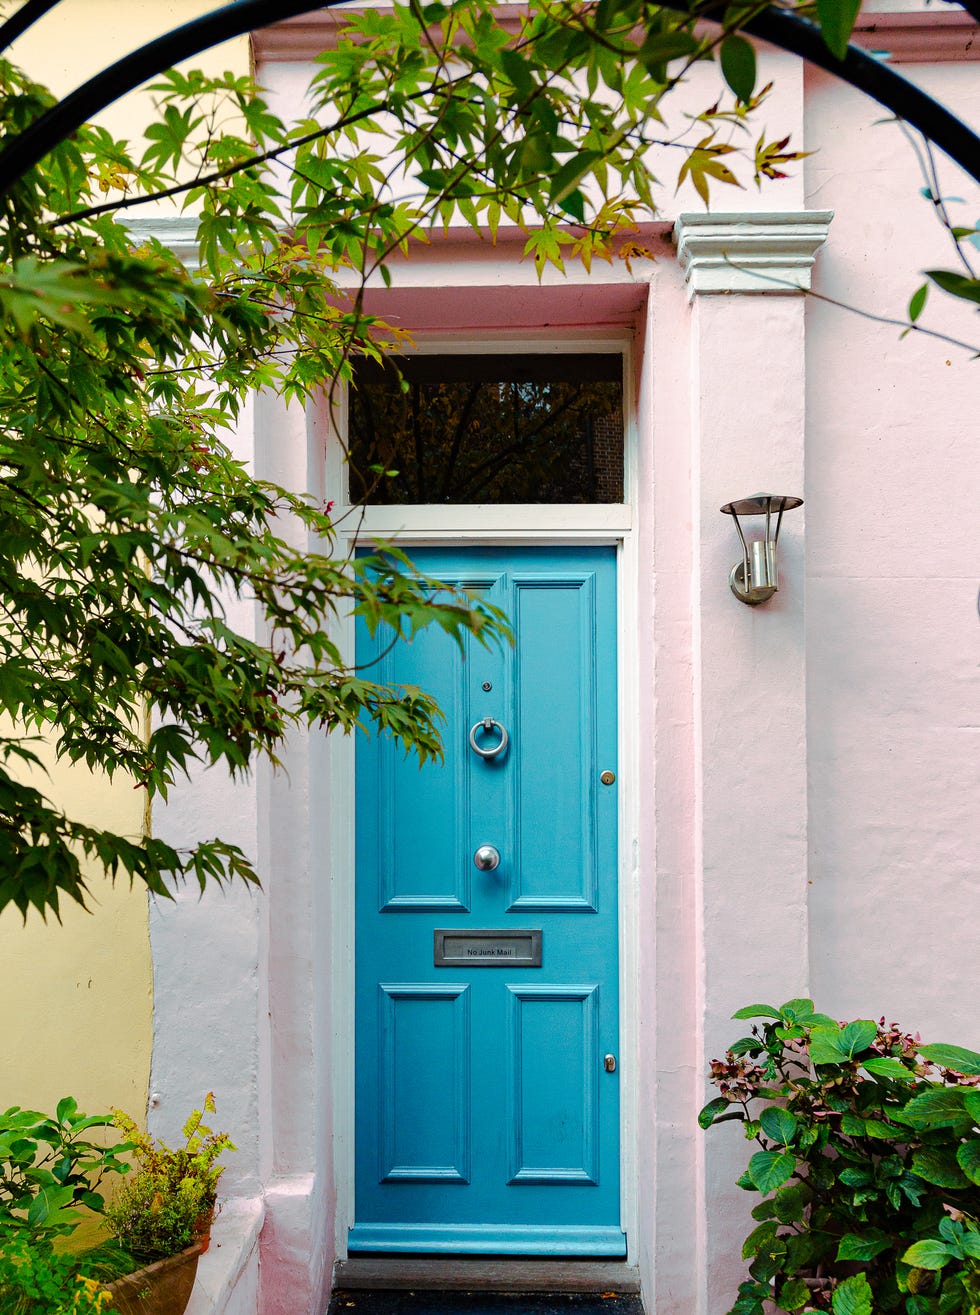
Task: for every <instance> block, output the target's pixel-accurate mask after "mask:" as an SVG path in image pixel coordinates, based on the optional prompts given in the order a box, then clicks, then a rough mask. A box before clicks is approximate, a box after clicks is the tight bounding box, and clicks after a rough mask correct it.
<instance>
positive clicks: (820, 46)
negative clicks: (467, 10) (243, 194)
mask: <svg viewBox="0 0 980 1315" xmlns="http://www.w3.org/2000/svg"><path fill="white" fill-rule="evenodd" d="M956 2H957V3H959V0H956ZM58 3H59V0H27V2H26V3H25V4H24V5H23V6H22V8H21V9H20V10H18V11H17V13H16V14H14V15H13V16H12V17H11V18H10V19H8V20H7V22H6V23H4V24H3V26H2V27H0V49H2V48H3V46H4V44H9V42H10V40H12V39H13V36H16V35H19V34H20V33H21V32H23V31H25V30H26V28H28V27H30V26H31V25H32V24H33V23H34V22H36V21H37V19H38V18H40V17H41V16H42V15H43V14H44V13H47V12H48V11H49V10H51V9H53V8H54V7H55V6H56V5H57V4H58ZM340 3H342V0H327V3H324V2H323V0H319V3H314V4H310V3H309V0H233V3H231V4H227V5H224V6H223V7H222V8H220V9H216V10H213V11H212V12H211V13H209V14H204V15H203V16H202V17H200V18H196V19H193V20H192V21H191V22H189V23H184V24H182V25H181V26H180V27H176V28H174V29H173V30H172V31H170V32H167V33H165V35H164V36H162V37H158V38H156V40H154V41H150V42H148V43H147V45H145V46H141V47H140V49H139V50H136V51H134V52H133V53H132V54H131V55H127V56H126V57H125V58H123V59H120V60H117V61H116V62H115V63H114V64H110V65H109V66H108V68H106V69H103V71H102V72H101V73H97V74H96V75H95V77H93V78H90V79H89V80H88V81H87V82H84V83H83V84H82V85H81V86H80V87H78V88H76V90H75V91H73V92H71V93H70V94H69V95H68V96H66V97H65V98H64V100H62V101H60V102H59V103H58V104H57V105H54V106H52V108H51V109H50V110H48V111H47V112H46V113H45V114H42V115H41V117H40V118H39V119H37V120H36V122H34V123H32V124H31V125H30V127H29V128H26V129H25V130H24V131H23V132H22V133H20V134H19V135H18V136H17V137H15V138H14V140H13V141H12V142H10V143H9V145H7V147H6V148H5V149H4V150H3V151H0V195H3V194H4V193H5V192H7V191H9V189H10V188H11V187H12V186H13V184H14V183H15V182H17V180H18V179H19V178H21V177H22V176H23V175H24V174H25V173H26V172H27V170H28V169H30V168H32V167H33V166H34V165H35V164H37V163H38V161H40V160H42V159H43V158H44V156H45V155H47V153H48V151H50V150H51V149H52V148H53V147H54V146H56V145H57V144H58V143H59V142H61V141H63V140H64V139H65V138H66V137H67V136H69V135H70V134H71V133H72V132H74V130H75V129H76V128H78V127H80V126H81V125H82V124H83V123H85V122H86V121H87V120H88V119H90V118H91V117H92V116H93V115H95V114H97V113H98V112H99V111H100V110H103V109H105V107H106V106H107V105H111V104H112V102H113V101H115V100H118V98H119V97H120V96H122V95H125V93H126V92H128V91H133V90H134V89H135V88H136V87H138V86H140V85H141V84H142V83H144V82H146V81H147V80H148V79H149V78H152V77H155V76H156V75H157V74H158V73H162V72H164V70H166V69H168V68H170V67H172V66H173V65H174V64H176V63H179V62H180V61H181V60H183V59H188V58H190V57H191V56H193V55H198V54H200V53H201V52H202V51H204V50H208V49H210V48H211V47H212V46H216V45H218V44H220V42H222V41H227V40H229V39H230V38H231V37H235V36H242V35H243V34H244V33H246V32H251V31H254V30H255V29H257V28H261V27H269V26H270V25H271V24H273V23H275V22H278V21H280V20H282V19H284V18H291V17H294V16H296V15H298V14H307V13H312V12H313V11H314V10H316V9H330V8H334V7H336V6H337V5H338V4H340ZM665 7H666V8H669V9H674V10H677V11H679V12H681V13H686V14H693V15H694V16H698V17H700V16H702V15H700V14H698V7H697V6H694V7H693V8H692V6H691V5H689V4H683V3H681V2H680V0H667V3H666V5H665ZM959 7H960V8H963V9H965V10H966V11H967V12H968V13H970V14H971V15H973V16H974V17H975V16H976V12H977V10H978V8H980V6H978V3H977V0H964V2H963V3H962V4H960V5H959ZM703 17H704V18H705V19H708V20H711V19H712V15H711V14H710V13H707V12H706V13H704V14H703ZM743 30H744V31H746V32H748V33H749V34H750V35H752V36H757V37H760V38H761V39H763V40H765V41H768V42H770V43H771V44H772V45H775V46H778V47H779V48H780V49H782V50H786V51H789V52H790V53H791V54H794V55H799V56H800V57H801V58H803V59H805V60H807V61H809V62H810V63H811V64H815V65H817V66H818V67H819V68H822V69H825V70H826V71H827V72H829V73H832V74H833V75H834V76H835V77H839V78H841V79H842V80H843V81H844V82H847V83H849V84H850V85H851V86H852V87H855V88H857V90H859V91H863V92H864V93H865V94H866V95H868V96H870V97H871V98H872V99H873V100H876V101H877V102H878V103H879V104H880V105H883V106H885V108H886V109H889V110H891V111H892V113H893V114H895V115H897V116H898V117H899V118H900V119H903V120H904V121H905V122H906V123H908V124H910V125H911V126H912V127H913V128H916V129H917V130H918V131H919V132H921V133H923V135H924V136H926V137H928V138H929V140H930V141H932V142H933V143H934V144H935V145H936V146H938V147H939V148H940V149H941V150H943V151H945V153H946V154H947V155H948V156H949V157H950V158H951V159H953V160H955V161H956V163H957V164H958V165H959V166H960V167H961V168H962V169H963V170H964V171H965V172H966V173H968V174H969V175H970V176H971V177H972V178H974V179H976V180H977V181H978V182H980V137H978V136H977V134H976V133H974V132H972V131H971V130H970V129H969V128H968V127H967V126H966V124H965V123H963V121H962V120H961V119H959V118H957V116H956V115H955V114H953V113H951V111H949V110H948V109H946V107H945V106H944V105H941V104H940V103H939V101H936V100H934V99H933V98H932V97H931V96H927V95H926V94H925V92H923V91H920V89H919V88H918V87H917V86H915V84H914V83H912V82H910V81H909V80H908V79H907V78H903V77H902V76H901V75H900V74H898V73H895V72H894V70H893V69H890V68H888V67H886V66H885V65H884V64H883V63H882V62H881V61H880V60H878V59H875V58H874V57H873V56H871V55H868V54H866V53H865V52H864V51H863V50H860V49H859V48H858V47H857V46H853V45H851V46H848V48H847V54H846V56H845V57H844V59H843V60H838V59H837V58H836V57H835V56H834V55H832V54H831V53H830V51H829V50H828V49H827V47H826V45H825V44H824V41H823V38H822V36H821V34H820V29H819V28H818V27H817V26H816V24H814V23H811V22H809V21H808V20H805V19H801V18H798V17H796V16H795V15H793V14H788V13H786V12H784V11H783V10H780V9H777V8H775V7H774V6H770V7H769V8H768V9H766V10H765V11H763V13H762V14H759V15H757V16H756V17H755V18H753V19H751V20H749V22H747V23H746V24H745V25H744V28H743Z"/></svg>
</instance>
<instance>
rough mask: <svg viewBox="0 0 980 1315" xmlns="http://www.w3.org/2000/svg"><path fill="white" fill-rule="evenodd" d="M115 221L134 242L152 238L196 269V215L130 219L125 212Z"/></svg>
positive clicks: (198, 256) (197, 221) (197, 217)
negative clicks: (127, 232)
mask: <svg viewBox="0 0 980 1315" xmlns="http://www.w3.org/2000/svg"><path fill="white" fill-rule="evenodd" d="M117 221H118V222H119V223H120V224H123V225H124V226H125V227H126V228H127V229H128V230H129V232H130V233H131V234H132V237H133V241H134V242H150V241H152V240H153V239H154V238H156V239H157V241H158V242H162V243H163V245H164V246H165V247H169V248H170V250H171V251H172V252H173V253H174V255H175V256H177V257H179V259H180V260H182V261H183V263H184V264H185V265H186V266H187V267H188V269H197V268H198V266H199V265H200V263H201V261H200V252H199V250H198V245H197V229H198V224H199V222H200V220H199V216H197V215H190V216H188V215H153V216H151V217H149V218H144V219H130V218H129V217H128V216H127V215H126V214H125V213H122V214H119V215H117Z"/></svg>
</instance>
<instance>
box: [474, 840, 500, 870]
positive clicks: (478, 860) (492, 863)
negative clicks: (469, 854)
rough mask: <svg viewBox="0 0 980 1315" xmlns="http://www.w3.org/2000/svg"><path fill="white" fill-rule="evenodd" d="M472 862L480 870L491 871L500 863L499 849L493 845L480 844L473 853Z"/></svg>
mask: <svg viewBox="0 0 980 1315" xmlns="http://www.w3.org/2000/svg"><path fill="white" fill-rule="evenodd" d="M473 862H474V863H475V864H476V866H477V867H478V868H479V869H480V871H481V872H492V871H493V870H494V868H495V867H499V865H500V851H499V850H498V849H496V848H495V847H494V846H493V845H480V847H479V848H478V849H477V851H476V853H475V854H474V855H473Z"/></svg>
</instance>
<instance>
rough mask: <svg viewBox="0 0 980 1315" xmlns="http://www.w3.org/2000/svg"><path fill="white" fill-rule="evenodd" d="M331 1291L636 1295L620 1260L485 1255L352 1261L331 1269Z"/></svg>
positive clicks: (632, 1270)
mask: <svg viewBox="0 0 980 1315" xmlns="http://www.w3.org/2000/svg"><path fill="white" fill-rule="evenodd" d="M333 1281H334V1287H336V1288H344V1289H350V1290H355V1289H364V1288H387V1289H389V1290H401V1291H410V1290H411V1289H413V1288H421V1289H428V1290H431V1291H434V1292H450V1291H469V1292H606V1291H612V1292H639V1290H640V1274H639V1270H638V1269H637V1268H636V1267H635V1265H630V1264H628V1263H627V1262H626V1261H625V1260H565V1259H562V1258H561V1257H551V1256H549V1257H547V1258H542V1259H537V1258H534V1259H524V1258H521V1259H516V1258H512V1257H508V1258H506V1259H495V1258H493V1257H489V1256H405V1255H399V1256H352V1257H350V1258H348V1259H347V1260H338V1261H337V1263H336V1264H335V1266H334V1276H333Z"/></svg>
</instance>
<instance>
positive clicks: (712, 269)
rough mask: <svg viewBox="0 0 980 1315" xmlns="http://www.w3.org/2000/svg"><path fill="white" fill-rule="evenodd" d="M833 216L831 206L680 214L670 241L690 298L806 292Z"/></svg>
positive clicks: (783, 294)
mask: <svg viewBox="0 0 980 1315" xmlns="http://www.w3.org/2000/svg"><path fill="white" fill-rule="evenodd" d="M833 217H834V212H833V211H832V210H785V211H778V210H775V211H760V212H759V213H758V214H752V213H745V212H736V211H732V212H718V213H715V214H682V215H678V217H677V222H676V224H675V225H674V240H675V241H676V243H677V257H678V260H679V261H680V264H681V269H682V270H683V271H684V278H685V280H686V282H687V287H688V297H689V298H690V297H693V296H694V294H695V293H732V292H749V293H768V294H770V295H782V296H787V295H790V296H792V295H795V294H796V293H799V292H804V291H806V290H807V289H808V288H809V287H810V271H811V269H812V268H813V261H814V258H815V256H816V254H817V251H818V250H819V248H820V247H821V246H822V244H823V243H824V242H825V241H826V240H827V233H828V231H829V229H830V221H831V219H833Z"/></svg>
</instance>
